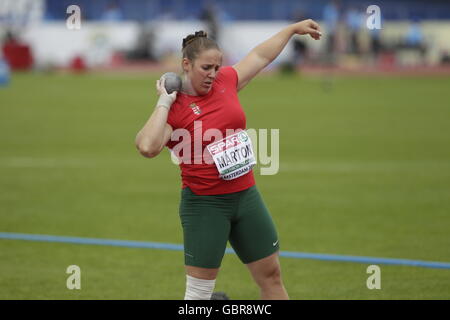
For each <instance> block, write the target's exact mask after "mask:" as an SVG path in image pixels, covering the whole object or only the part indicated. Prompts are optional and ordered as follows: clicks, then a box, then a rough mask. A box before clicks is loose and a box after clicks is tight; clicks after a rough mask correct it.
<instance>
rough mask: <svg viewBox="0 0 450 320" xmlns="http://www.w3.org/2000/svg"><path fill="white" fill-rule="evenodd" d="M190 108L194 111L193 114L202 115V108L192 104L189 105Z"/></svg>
mask: <svg viewBox="0 0 450 320" xmlns="http://www.w3.org/2000/svg"><path fill="white" fill-rule="evenodd" d="M189 107H190V108H191V109H192V112H194V113H195V114H197V115H198V114H200V113H202V110H201V109H200V107H199V106H198V105H196V104H195V103H191V104H190V105H189Z"/></svg>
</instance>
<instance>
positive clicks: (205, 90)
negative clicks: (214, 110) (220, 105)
mask: <svg viewBox="0 0 450 320" xmlns="http://www.w3.org/2000/svg"><path fill="white" fill-rule="evenodd" d="M210 90H211V86H208V87H207V86H202V87H201V88H199V90H198V91H197V92H198V94H199V95H201V96H204V95H206V94H208V92H209V91H210Z"/></svg>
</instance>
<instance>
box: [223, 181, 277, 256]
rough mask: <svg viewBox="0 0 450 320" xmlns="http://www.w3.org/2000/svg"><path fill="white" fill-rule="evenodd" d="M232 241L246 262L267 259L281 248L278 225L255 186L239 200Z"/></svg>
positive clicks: (231, 233) (238, 253) (231, 234)
mask: <svg viewBox="0 0 450 320" xmlns="http://www.w3.org/2000/svg"><path fill="white" fill-rule="evenodd" d="M230 243H231V245H232V247H233V249H234V250H235V251H236V253H237V255H238V256H239V258H240V259H241V261H242V262H243V263H245V264H247V263H251V262H254V261H257V260H259V259H262V258H265V257H267V256H269V255H271V254H273V253H275V252H277V251H278V249H279V241H278V235H277V231H276V229H275V225H274V223H273V221H272V217H271V215H270V213H269V210H268V209H267V207H266V205H265V204H264V202H263V200H262V197H261V195H260V194H259V192H258V189H257V188H256V186H254V187H252V188H250V189H247V190H246V193H245V194H243V196H242V198H241V199H240V202H239V209H238V215H237V219H236V221H235V222H233V223H232V228H231V232H230Z"/></svg>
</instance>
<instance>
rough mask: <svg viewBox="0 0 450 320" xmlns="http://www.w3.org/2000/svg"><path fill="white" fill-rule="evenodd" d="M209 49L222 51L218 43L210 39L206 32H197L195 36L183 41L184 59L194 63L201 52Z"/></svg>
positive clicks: (191, 35)
mask: <svg viewBox="0 0 450 320" xmlns="http://www.w3.org/2000/svg"><path fill="white" fill-rule="evenodd" d="M208 49H217V50H219V51H220V48H219V46H218V45H217V42H216V41H214V40H213V39H211V38H208V36H207V34H206V32H205V31H203V30H200V31H196V32H195V34H190V35H188V36H187V37H186V38H184V39H183V48H182V50H181V52H182V53H183V58H187V59H189V60H191V61H194V60H195V59H196V58H197V56H198V55H199V53H200V52H202V51H204V50H208Z"/></svg>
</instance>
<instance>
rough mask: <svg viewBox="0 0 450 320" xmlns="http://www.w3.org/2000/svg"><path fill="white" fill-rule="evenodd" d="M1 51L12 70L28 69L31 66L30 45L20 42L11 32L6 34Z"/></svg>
mask: <svg viewBox="0 0 450 320" xmlns="http://www.w3.org/2000/svg"><path fill="white" fill-rule="evenodd" d="M2 51H3V56H4V57H5V60H6V61H7V62H8V64H9V66H10V68H11V69H12V70H29V69H31V67H32V66H33V56H32V54H31V49H30V46H28V45H27V44H25V43H22V42H20V41H19V40H18V39H16V37H15V36H14V35H13V34H12V33H11V32H7V34H6V39H5V41H4V43H3V46H2Z"/></svg>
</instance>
